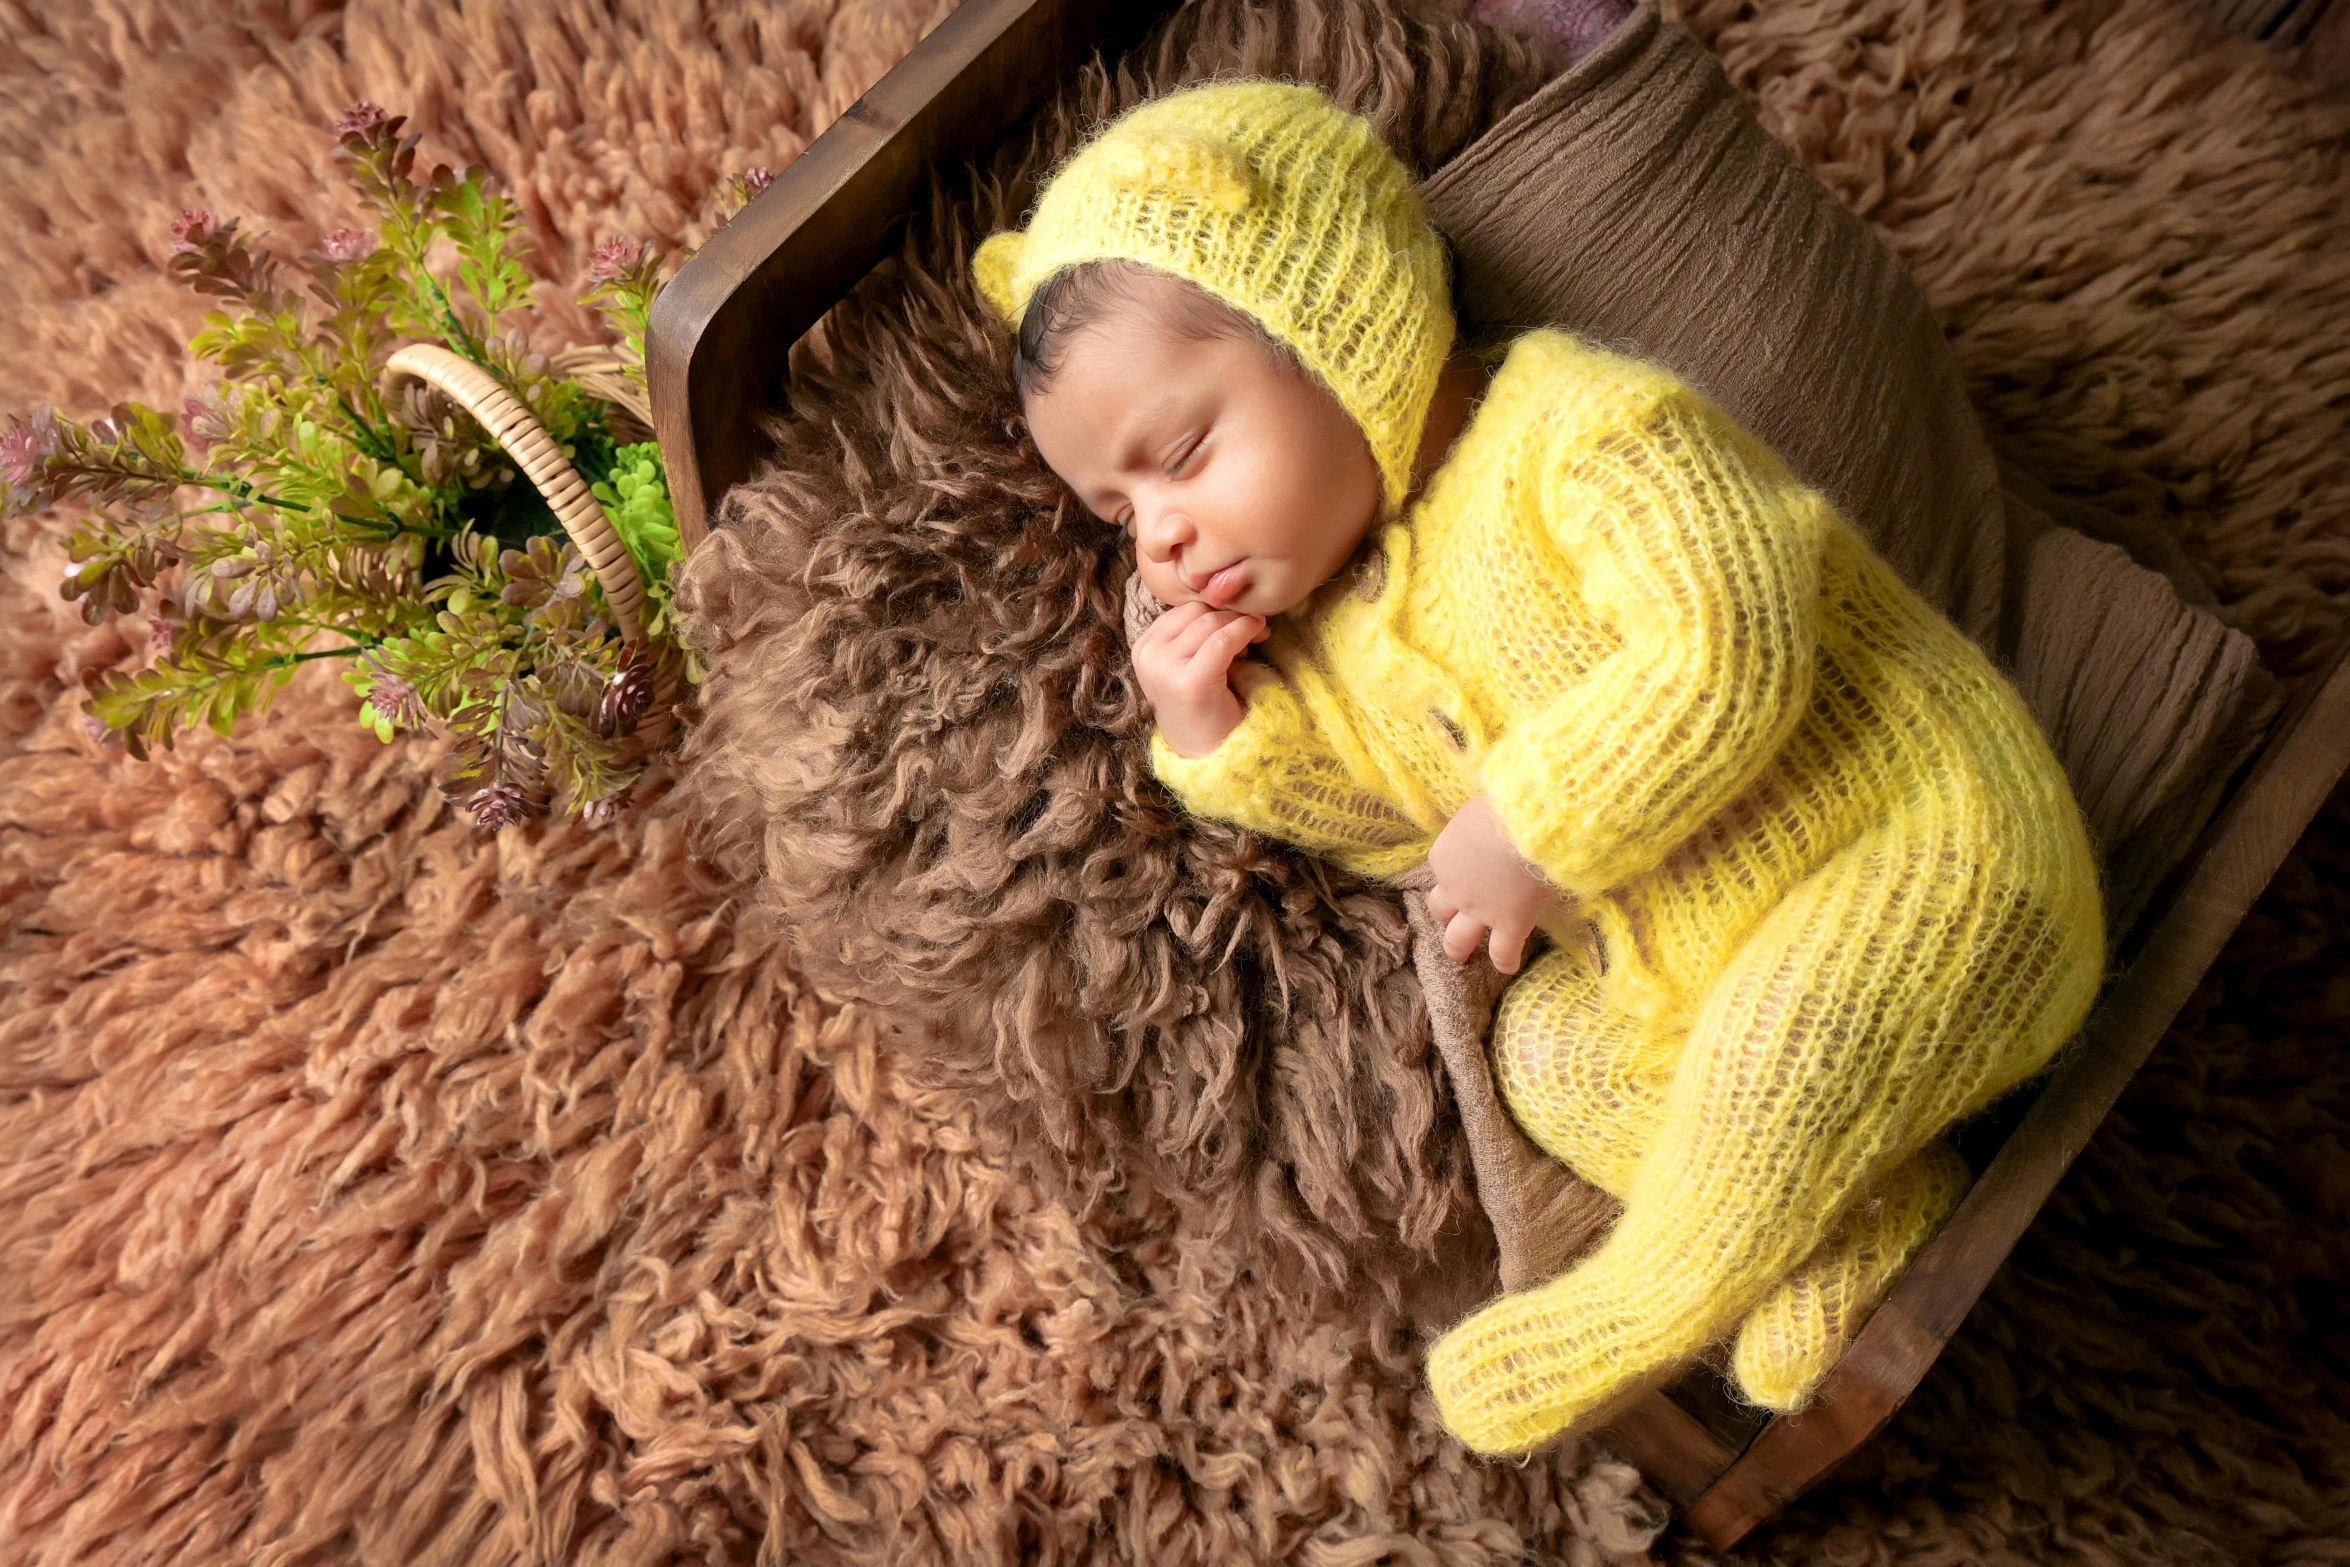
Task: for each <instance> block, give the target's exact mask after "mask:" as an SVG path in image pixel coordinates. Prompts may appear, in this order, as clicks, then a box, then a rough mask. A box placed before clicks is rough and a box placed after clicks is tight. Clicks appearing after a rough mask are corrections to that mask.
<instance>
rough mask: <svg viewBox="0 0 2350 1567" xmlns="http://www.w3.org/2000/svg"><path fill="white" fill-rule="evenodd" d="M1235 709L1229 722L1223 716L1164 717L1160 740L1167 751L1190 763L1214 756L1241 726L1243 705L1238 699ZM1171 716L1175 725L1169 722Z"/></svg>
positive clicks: (1161, 722) (1233, 705)
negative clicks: (1165, 745)
mask: <svg viewBox="0 0 2350 1567" xmlns="http://www.w3.org/2000/svg"><path fill="white" fill-rule="evenodd" d="M1232 708H1233V711H1232V713H1231V715H1230V720H1229V721H1228V722H1226V721H1223V720H1222V718H1221V717H1220V716H1219V717H1203V716H1202V715H1197V714H1192V715H1184V716H1181V717H1174V715H1166V716H1162V717H1161V718H1160V719H1159V738H1160V739H1161V740H1164V741H1165V742H1166V744H1167V749H1168V750H1170V751H1172V752H1174V753H1175V754H1176V755H1177V756H1180V757H1182V758H1183V759H1184V760H1185V761H1187V762H1197V761H1200V760H1202V759H1204V758H1206V757H1209V756H1213V755H1214V754H1215V753H1216V750H1217V748H1218V747H1220V746H1222V745H1223V743H1224V742H1225V741H1226V740H1228V739H1230V738H1231V737H1232V731H1233V730H1235V729H1238V728H1239V727H1240V716H1241V715H1240V703H1239V702H1238V701H1237V700H1235V701H1234V702H1233V704H1232ZM1170 717H1174V721H1173V722H1170V721H1169V718H1170Z"/></svg>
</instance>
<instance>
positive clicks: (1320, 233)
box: [972, 81, 1453, 507]
mask: <svg viewBox="0 0 2350 1567" xmlns="http://www.w3.org/2000/svg"><path fill="white" fill-rule="evenodd" d="M1103 260H1121V261H1134V262H1139V263H1141V264H1143V265H1145V266H1151V267H1156V268H1157V269H1159V270H1160V271H1162V272H1169V273H1172V274H1174V275H1175V276H1176V277H1179V278H1182V279H1184V280H1185V281H1187V282H1190V283H1194V284H1196V285H1198V286H1199V287H1201V288H1204V289H1206V290H1207V291H1208V292H1209V293H1211V294H1213V295H1215V296H1216V297H1217V298H1218V299H1221V300H1223V301H1224V302H1225V303H1226V304H1229V305H1231V306H1232V307H1233V308H1234V309H1236V310H1239V311H1242V312H1243V313H1245V314H1247V315H1249V316H1252V317H1254V318H1255V319H1256V320H1257V321H1259V322H1261V323H1263V325H1264V327H1265V329H1266V330H1267V331H1269V332H1271V333H1272V334H1273V336H1274V337H1275V338H1276V339H1278V340H1279V341H1281V342H1283V343H1286V344H1288V345H1289V346H1290V347H1291V348H1294V349H1295V350H1296V351H1297V353H1298V355H1299V357H1301V358H1302V359H1303V360H1304V361H1305V363H1306V365H1307V366H1308V367H1309V368H1310V369H1312V370H1313V371H1314V373H1315V374H1317V375H1319V376H1320V377H1321V378H1322V380H1323V381H1324V382H1325V383H1326V384H1327V385H1328V386H1329V387H1330V390H1331V391H1332V392H1334V393H1336V394H1337V397H1338V401H1339V403H1340V404H1341V405H1342V406H1343V407H1344V408H1345V409H1346V411H1347V412H1348V413H1349V414H1351V415H1353V416H1354V420H1355V422H1356V423H1357V424H1359V425H1361V426H1362V429H1363V434H1364V436H1365V437H1366V438H1368V440H1369V441H1370V443H1371V455H1372V456H1373V457H1374V458H1375V459H1376V460H1377V461H1378V464H1379V472H1380V476H1381V478H1382V479H1383V480H1384V482H1385V488H1386V496H1387V502H1388V504H1389V506H1390V507H1392V506H1395V505H1397V504H1399V503H1400V502H1401V501H1402V500H1403V497H1404V495H1405V493H1406V492H1407V491H1408V490H1409V489H1410V487H1411V470H1412V458H1413V456H1414V454H1415V452H1416V450H1417V448H1418V446H1419V440H1420V427H1421V425H1422V423H1423V422H1424V421H1425V420H1426V418H1427V412H1428V404H1429V401H1430V399H1432V398H1433V397H1434V396H1435V392H1436V379H1437V376H1438V374H1439V373H1440V372H1441V371H1442V370H1443V368H1444V356H1445V355H1446V354H1447V353H1448V352H1450V351H1451V348H1452V336H1453V319H1452V301H1451V295H1450V291H1449V289H1448V287H1447V284H1446V281H1445V257H1444V246H1443V243H1442V241H1440V240H1439V239H1438V238H1437V237H1436V231H1435V230H1434V229H1432V228H1431V227H1429V224H1428V219H1427V216H1426V214H1425V213H1424V212H1423V211H1422V210H1421V207H1420V198H1419V193H1418V192H1417V191H1415V190H1414V189H1413V187H1412V177H1411V174H1410V173H1409V171H1407V170H1406V169H1405V168H1404V166H1403V164H1402V163H1401V161H1399V160H1398V159H1397V158H1396V156H1395V154H1394V153H1392V152H1390V151H1389V150H1388V149H1387V146H1386V144H1385V143H1384V142H1382V141H1381V140H1380V139H1379V133H1378V132H1377V131H1375V130H1373V129H1372V128H1371V126H1370V124H1369V122H1367V121H1365V120H1363V119H1361V118H1359V117H1357V116H1355V115H1352V114H1348V113H1346V112H1345V111H1344V110H1342V109H1340V108H1339V107H1338V106H1337V105H1336V104H1334V103H1332V102H1331V101H1330V100H1329V99H1328V98H1326V97H1324V96H1323V95H1322V94H1321V93H1319V92H1317V91H1315V90H1314V89H1313V88H1311V87H1299V86H1294V85H1291V84H1289V83H1286V82H1255V81H1250V82H1218V83H1213V84H1210V85H1208V86H1204V87H1194V88H1191V89H1189V90H1187V91H1184V92H1179V93H1173V94H1170V95H1169V96H1167V97H1164V98H1158V99H1154V100H1152V101H1151V102H1149V103H1145V104H1140V105H1137V106H1136V107H1135V108H1133V109H1130V110H1128V111H1127V112H1126V113H1125V114H1122V115H1120V116H1119V117H1118V118H1117V119H1115V120H1113V121H1111V122H1110V124H1109V125H1108V126H1107V127H1106V128H1104V129H1103V131H1102V132H1101V134H1100V135H1098V136H1096V137H1095V138H1094V139H1093V140H1092V141H1091V142H1089V143H1087V144H1086V145H1085V146H1084V147H1083V148H1081V149H1079V150H1078V151H1077V152H1076V153H1075V154H1074V155H1073V156H1071V157H1070V159H1069V160H1068V161H1067V162H1066V163H1064V164H1062V165H1061V168H1060V169H1059V171H1058V172H1057V173H1055V174H1054V175H1053V177H1052V180H1051V182H1050V183H1049V184H1047V185H1046V187H1045V190H1044V194H1043V195H1042V196H1041V197H1040V198H1038V200H1037V203H1036V211H1035V212H1034V214H1033V215H1032V216H1031V217H1030V219H1029V223H1028V227H1027V229H1026V230H1025V231H1020V232H1007V233H1002V234H997V235H994V236H992V237H990V238H989V239H988V241H987V242H986V243H985V244H983V245H981V246H980V247H979V251H978V253H977V255H975V256H974V257H973V258H972V272H973V274H974V276H975V277H976V279H977V281H978V284H979V291H980V293H981V294H982V295H983V296H985V298H986V299H987V302H988V303H989V304H990V305H992V306H994V307H995V309H996V310H997V311H998V312H999V313H1001V314H1002V315H1003V317H1004V319H1005V320H1007V321H1010V322H1012V323H1013V324H1015V325H1017V324H1018V322H1019V320H1020V317H1021V315H1022V314H1023V313H1024V312H1025V311H1026V310H1027V308H1028V299H1029V296H1030V295H1031V294H1033V293H1034V292H1035V291H1036V287H1037V285H1038V284H1040V283H1042V282H1044V281H1045V279H1047V278H1049V277H1051V276H1052V275H1053V274H1054V273H1056V272H1058V271H1060V270H1061V269H1062V268H1064V267H1070V266H1076V265H1078V264H1080V263H1083V262H1087V261H1103Z"/></svg>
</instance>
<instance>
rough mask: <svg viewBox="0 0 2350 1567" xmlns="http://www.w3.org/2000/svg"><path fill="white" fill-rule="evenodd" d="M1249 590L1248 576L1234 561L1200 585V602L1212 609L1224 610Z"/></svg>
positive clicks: (1238, 563)
mask: <svg viewBox="0 0 2350 1567" xmlns="http://www.w3.org/2000/svg"><path fill="white" fill-rule="evenodd" d="M1247 589H1248V574H1247V573H1246V572H1244V571H1242V570H1241V568H1240V562H1238V561H1234V562H1233V563H1232V564H1231V565H1229V566H1226V567H1225V568H1224V569H1223V570H1222V571H1219V572H1217V573H1216V574H1215V575H1214V576H1212V577H1210V578H1208V580H1207V581H1205V582H1203V583H1201V584H1200V589H1199V596H1200V602H1201V603H1203V604H1205V605H1207V606H1208V608H1210V609H1222V608H1223V607H1224V606H1225V605H1227V604H1229V603H1231V602H1232V601H1233V600H1234V599H1236V598H1238V597H1240V595H1241V594H1242V593H1244V592H1246V591H1247Z"/></svg>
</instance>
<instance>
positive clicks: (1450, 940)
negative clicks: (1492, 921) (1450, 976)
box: [1444, 914, 1485, 963]
mask: <svg viewBox="0 0 2350 1567" xmlns="http://www.w3.org/2000/svg"><path fill="white" fill-rule="evenodd" d="M1484 944H1485V922H1484V921H1483V920H1481V919H1478V918H1477V917H1476V916H1475V915H1473V914H1455V915H1454V916H1453V917H1452V920H1451V922H1450V923H1448V924H1447V925H1446V926H1445V927H1444V955H1445V956H1446V957H1448V958H1450V959H1452V960H1453V961H1454V962H1455V963H1466V962H1468V961H1469V959H1470V958H1471V957H1473V956H1475V955H1476V952H1477V949H1478V948H1479V947H1481V946H1483V945H1484Z"/></svg>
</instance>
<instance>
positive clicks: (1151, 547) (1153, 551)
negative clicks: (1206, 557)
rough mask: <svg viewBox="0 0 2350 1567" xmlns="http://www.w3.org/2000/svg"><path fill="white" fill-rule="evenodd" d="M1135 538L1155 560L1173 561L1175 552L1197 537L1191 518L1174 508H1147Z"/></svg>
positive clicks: (1136, 527)
mask: <svg viewBox="0 0 2350 1567" xmlns="http://www.w3.org/2000/svg"><path fill="white" fill-rule="evenodd" d="M1134 536H1135V538H1136V539H1137V540H1138V541H1139V542H1140V543H1141V545H1142V547H1143V549H1144V550H1145V551H1146V552H1148V553H1149V554H1150V556H1151V557H1152V558H1153V559H1154V560H1172V559H1174V558H1175V552H1176V551H1178V550H1180V549H1182V548H1183V547H1184V546H1185V545H1186V544H1189V543H1190V542H1191V541H1192V540H1193V538H1195V537H1196V536H1197V535H1196V533H1195V532H1194V530H1193V528H1192V526H1191V518H1190V517H1189V516H1187V515H1186V514H1184V513H1183V512H1182V511H1180V510H1177V509H1175V508H1173V507H1166V508H1147V509H1145V510H1144V511H1143V512H1142V513H1141V520H1140V521H1139V522H1138V523H1137V524H1136V526H1135V530H1134Z"/></svg>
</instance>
